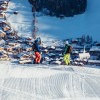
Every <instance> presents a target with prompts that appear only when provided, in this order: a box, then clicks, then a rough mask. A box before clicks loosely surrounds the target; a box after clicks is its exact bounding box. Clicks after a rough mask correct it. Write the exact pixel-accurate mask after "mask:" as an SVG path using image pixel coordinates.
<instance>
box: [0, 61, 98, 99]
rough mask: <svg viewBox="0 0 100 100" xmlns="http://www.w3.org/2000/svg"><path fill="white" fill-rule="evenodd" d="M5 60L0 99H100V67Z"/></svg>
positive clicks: (1, 66) (0, 82)
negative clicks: (31, 63) (21, 62)
mask: <svg viewBox="0 0 100 100" xmlns="http://www.w3.org/2000/svg"><path fill="white" fill-rule="evenodd" d="M6 64H8V65H7V66H5V65H4V64H1V65H0V100H74V99H75V100H77V99H79V98H80V100H82V98H84V99H85V100H88V98H90V99H93V98H95V100H99V99H100V84H99V83H100V69H94V68H82V67H76V66H74V67H73V66H46V65H11V64H9V62H8V63H7V62H6ZM90 99H89V100H90Z"/></svg>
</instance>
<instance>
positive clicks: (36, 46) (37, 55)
mask: <svg viewBox="0 0 100 100" xmlns="http://www.w3.org/2000/svg"><path fill="white" fill-rule="evenodd" d="M40 45H41V39H40V38H37V39H36V40H35V41H34V43H33V46H32V48H33V51H34V53H35V59H34V64H39V63H40V61H41V50H40Z"/></svg>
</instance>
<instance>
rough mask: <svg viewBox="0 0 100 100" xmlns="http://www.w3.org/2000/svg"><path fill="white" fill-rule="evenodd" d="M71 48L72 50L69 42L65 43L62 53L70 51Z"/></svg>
mask: <svg viewBox="0 0 100 100" xmlns="http://www.w3.org/2000/svg"><path fill="white" fill-rule="evenodd" d="M71 50H72V47H71V46H70V45H69V44H66V45H65V48H64V52H63V55H65V54H67V53H71Z"/></svg>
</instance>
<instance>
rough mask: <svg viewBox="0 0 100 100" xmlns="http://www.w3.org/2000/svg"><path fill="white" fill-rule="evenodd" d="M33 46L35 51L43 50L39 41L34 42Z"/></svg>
mask: <svg viewBox="0 0 100 100" xmlns="http://www.w3.org/2000/svg"><path fill="white" fill-rule="evenodd" d="M32 48H33V51H34V52H41V50H40V46H39V44H38V43H34V44H33V46H32Z"/></svg>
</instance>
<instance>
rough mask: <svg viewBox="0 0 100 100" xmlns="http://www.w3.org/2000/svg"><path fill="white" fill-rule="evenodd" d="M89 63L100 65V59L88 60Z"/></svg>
mask: <svg viewBox="0 0 100 100" xmlns="http://www.w3.org/2000/svg"><path fill="white" fill-rule="evenodd" d="M88 64H89V65H97V66H100V60H88Z"/></svg>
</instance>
